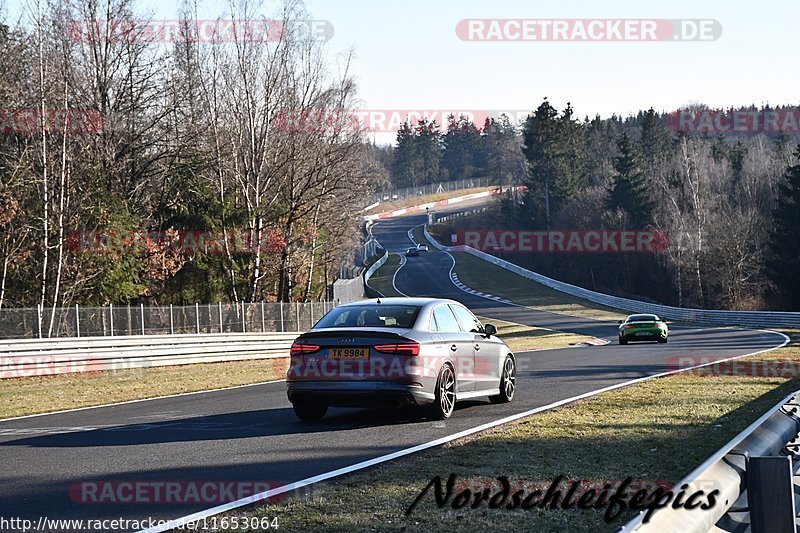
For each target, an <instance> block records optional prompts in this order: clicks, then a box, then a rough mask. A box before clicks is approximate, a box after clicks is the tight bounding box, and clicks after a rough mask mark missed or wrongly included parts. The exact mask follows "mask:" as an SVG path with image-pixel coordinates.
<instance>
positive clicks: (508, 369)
mask: <svg viewBox="0 0 800 533" xmlns="http://www.w3.org/2000/svg"><path fill="white" fill-rule="evenodd" d="M516 390H517V367H516V365H515V364H514V358H513V357H511V356H510V355H509V356H508V357H506V361H505V363H503V375H502V377H501V378H500V394H498V395H497V396H492V397H490V398H489V400H491V402H492V403H508V402H510V401H511V400H512V399H513V398H514V392H515V391H516Z"/></svg>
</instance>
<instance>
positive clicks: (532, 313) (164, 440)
mask: <svg viewBox="0 0 800 533" xmlns="http://www.w3.org/2000/svg"><path fill="white" fill-rule="evenodd" d="M464 208H466V207H460V208H459V209H464ZM423 221H424V216H412V217H405V218H399V219H393V220H388V221H383V222H380V223H378V224H376V225H375V227H374V229H373V233H374V234H375V235H376V237H377V238H378V239H379V240H380V241H381V243H382V244H383V245H384V246H386V247H387V248H388V249H389V250H390V251H393V252H402V251H403V250H405V248H407V247H408V246H410V245H411V242H410V241H409V239H408V236H407V231H408V230H409V229H410V228H411V227H413V226H416V225H418V224H420V223H422V222H423ZM451 266H452V260H451V258H450V256H449V255H448V254H446V253H443V252H438V251H434V250H432V251H431V252H428V253H421V254H420V256H419V257H414V258H411V260H409V261H408V263H407V264H406V265H405V266H404V267H403V268H402V269H401V270H400V272H399V273H398V275H397V279H396V281H397V288H398V289H399V290H400V291H402V292H404V293H406V294H409V295H419V296H438V297H449V298H454V299H456V300H459V301H461V302H463V303H464V304H466V305H467V306H469V307H470V308H471V309H472V310H473V311H474V312H476V314H479V315H482V316H487V317H494V318H499V319H503V320H510V321H514V322H519V323H524V324H531V325H536V326H542V327H547V328H552V329H558V330H562V331H570V332H576V333H583V334H588V335H592V336H596V337H601V338H608V339H615V338H616V324H615V323H611V322H603V321H596V320H588V319H580V318H574V317H568V316H565V315H559V314H553V313H547V312H542V311H536V310H530V309H525V308H521V307H516V306H512V305H507V304H503V303H499V302H495V301H491V300H487V299H484V298H480V297H478V296H474V295H471V294H468V293H465V292H463V291H461V290H459V289H458V288H457V287H455V286H454V285H453V284H452V283H451V281H450V278H449V275H448V273H449V271H450V268H451ZM782 343H783V337H781V336H779V335H776V334H770V333H766V332H759V331H748V330H741V329H729V328H716V329H692V328H676V329H674V330H673V332H672V333H671V335H670V342H669V344H666V345H661V344H649V343H648V344H639V345H630V346H624V347H623V346H618V345H616V343H614V344H610V345H607V346H599V347H585V348H569V349H560V350H545V351H535V352H523V353H519V354H517V357H518V367H519V370H520V374H519V378H518V388H517V396H516V397H515V399H514V401H513V402H512V403H510V404H505V405H490V404H489V403H488V401H480V400H478V401H474V402H470V403H467V404H462V405H459V406H457V408H456V409H457V410H456V413H455V414H454V415H453V417H452V418H451V419H450V420H448V421H446V422H431V421H425V420H422V419H419V418H417V417H415V416H414V413H413V412H407V411H388V412H387V411H370V410H346V409H331V410H330V411H329V412H328V415H327V416H326V418H325V419H324V420H323V421H321V422H319V423H301V422H300V421H299V420H297V418H296V417H295V415H294V413H293V412H292V409H291V405H290V404H289V402H288V400H287V399H286V393H285V384H284V383H282V382H276V383H269V384H262V385H255V386H249V387H241V388H235V389H229V390H223V391H216V392H208V393H201V394H193V395H184V396H177V397H172V398H164V399H158V400H151V401H144V402H137V403H128V404H122V405H117V406H110V407H103V408H97V409H89V410H81V411H73V412H66V413H60V414H52V415H44V416H37V417H31V418H23V419H18V420H8V421H0V458H2V459H1V460H2V468H1V469H0V507H2V509H3V510H4V512H3V515H4V516H6V517H8V516H13V517H21V518H29V519H33V520H37V519H38V518H39V517H40V516H46V517H49V518H92V519H101V518H109V519H113V518H120V517H122V518H132V519H142V518H145V517H153V518H179V517H181V516H185V515H188V514H190V513H193V512H196V511H199V510H202V509H206V508H209V507H214V506H215V505H216V504H217V503H218V502H216V501H211V502H208V501H205V502H201V503H163V502H154V503H125V502H119V501H118V502H116V503H107V502H106V503H89V502H87V501H86V500H87V499H88V500H91V499H92V493H91V489H92V488H93V487H96V485H93V483H95V482H102V481H107V482H110V485H111V486H114V487H118V486H119V484H120V483H124V482H143V481H149V482H154V483H159V482H172V481H180V482H197V483H201V482H204V481H219V482H234V481H238V482H242V483H243V484H242V485H240V487H243V488H244V489H246V488H247V487H248V485H246V483H247V482H260V483H263V482H268V483H269V484H270V486H273V487H274V486H277V485H283V484H286V483H290V482H293V481H298V480H301V479H305V478H307V477H310V476H313V475H316V474H321V473H324V472H329V471H331V470H334V469H337V468H341V467H345V466H348V465H352V464H355V463H358V462H360V461H364V460H367V459H370V458H373V457H376V456H380V455H384V454H387V453H391V452H394V451H397V450H401V449H404V448H407V447H411V446H414V445H417V444H421V443H425V442H429V441H432V440H434V439H438V438H441V437H444V436H447V435H450V434H453V433H456V432H459V431H462V430H466V429H469V428H472V427H475V426H478V425H481V424H485V423H488V422H491V421H493V420H496V419H499V418H503V417H506V416H509V415H512V414H515V413H519V412H523V411H526V410H529V409H532V408H535V407H537V406H543V405H548V404H550V403H552V402H555V401H558V400H562V399H565V398H571V397H574V396H577V395H579V394H582V393H586V392H589V391H593V390H597V389H600V388H603V387H606V386H609V385H613V384H617V383H621V382H624V381H628V380H631V379H635V378H640V377H643V376H647V375H652V374H656V373H660V372H663V371H665V370H668V367H669V362H670V360H671V359H672V358H675V357H677V356H681V355H683V356H686V355H692V356H699V357H703V356H709V357H710V356H714V357H720V356H728V357H730V356H735V355H741V354H747V353H752V352H756V351H761V350H765V349H769V348H772V347H775V346H779V345H781V344H782ZM424 481H426V480H420V482H421V483H423V482H424ZM83 482H88V484H86V483H85V484H83V485H81V483H83ZM71 487H72V491H71V490H70V488H71ZM87 487H88V489H87ZM87 490H88V491H89V492H88V493H84V494H82V491H87ZM87 494H88V495H87ZM95 496H96V493H95ZM111 499H112V500H113V499H114V498H111Z"/></svg>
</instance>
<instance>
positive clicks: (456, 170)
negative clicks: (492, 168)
mask: <svg viewBox="0 0 800 533" xmlns="http://www.w3.org/2000/svg"><path fill="white" fill-rule="evenodd" d="M442 144H443V147H444V153H443V154H442V165H441V167H442V179H444V180H445V181H449V180H457V179H465V178H470V177H472V176H474V175H475V174H477V171H478V167H479V165H480V159H481V155H482V154H481V132H480V130H479V129H478V128H477V127H476V126H475V124H473V123H472V121H471V120H469V118H467V117H466V116H464V115H459V116H458V117H456V116H454V115H450V116H449V117H447V133H445V134H444V136H443V137H442Z"/></svg>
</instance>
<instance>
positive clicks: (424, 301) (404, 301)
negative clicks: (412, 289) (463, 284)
mask: <svg viewBox="0 0 800 533" xmlns="http://www.w3.org/2000/svg"><path fill="white" fill-rule="evenodd" d="M376 303H378V299H375V298H373V299H370V300H359V301H357V302H348V303H346V304H339V305H338V306H337V307H348V306H353V305H364V304H376ZM434 303H448V304H458V302H456V301H455V300H448V299H446V298H400V297H393V298H380V305H419V306H423V305H428V304H434ZM459 305H460V304H459Z"/></svg>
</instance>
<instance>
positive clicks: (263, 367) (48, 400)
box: [0, 358, 289, 418]
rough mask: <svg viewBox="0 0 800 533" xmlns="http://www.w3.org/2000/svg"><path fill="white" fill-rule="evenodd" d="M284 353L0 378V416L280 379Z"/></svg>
mask: <svg viewBox="0 0 800 533" xmlns="http://www.w3.org/2000/svg"><path fill="white" fill-rule="evenodd" d="M288 364H289V359H288V358H277V359H262V360H254V361H232V362H227V363H207V364H195V365H181V366H164V367H154V368H131V369H126V370H113V371H107V372H89V373H84V374H61V375H57V376H42V377H28V378H12V379H3V380H0V418H10V417H15V416H24V415H32V414H39V413H47V412H51V411H60V410H63V409H75V408H79V407H90V406H93V405H103V404H108V403H115V402H124V401H128V400H140V399H144V398H154V397H156V396H167V395H170V394H180V393H183V392H197V391H202V390H208V389H218V388H222V387H233V386H236V385H249V384H252V383H259V382H262V381H272V380H275V379H282V378H283V377H285V375H286V369H287V368H288Z"/></svg>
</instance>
